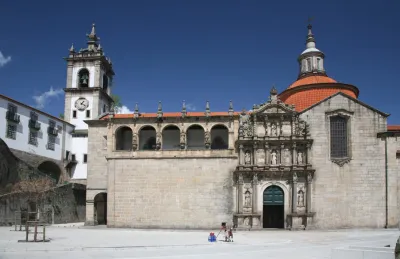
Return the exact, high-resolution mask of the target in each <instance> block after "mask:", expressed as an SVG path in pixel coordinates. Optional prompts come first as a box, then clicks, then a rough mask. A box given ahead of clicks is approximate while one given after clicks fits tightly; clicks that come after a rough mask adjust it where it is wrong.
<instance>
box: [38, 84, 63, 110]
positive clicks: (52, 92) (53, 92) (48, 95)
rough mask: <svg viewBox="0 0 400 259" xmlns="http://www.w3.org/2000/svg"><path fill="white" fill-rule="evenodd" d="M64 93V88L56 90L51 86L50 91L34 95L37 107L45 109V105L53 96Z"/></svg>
mask: <svg viewBox="0 0 400 259" xmlns="http://www.w3.org/2000/svg"><path fill="white" fill-rule="evenodd" d="M62 93H63V90H62V89H56V90H54V89H53V87H50V90H49V91H46V92H44V93H42V94H41V95H35V96H33V100H35V104H36V108H38V109H43V108H44V106H45V105H46V104H47V103H48V102H49V99H51V98H53V97H58V96H59V95H60V94H62Z"/></svg>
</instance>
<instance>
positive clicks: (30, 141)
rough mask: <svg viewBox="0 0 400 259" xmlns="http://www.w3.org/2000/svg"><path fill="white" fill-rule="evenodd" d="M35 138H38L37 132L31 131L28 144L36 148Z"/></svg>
mask: <svg viewBox="0 0 400 259" xmlns="http://www.w3.org/2000/svg"><path fill="white" fill-rule="evenodd" d="M37 137H38V132H37V131H33V130H31V131H29V141H28V143H29V144H30V145H33V146H37V144H38V141H37Z"/></svg>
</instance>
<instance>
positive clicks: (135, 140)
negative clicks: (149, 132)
mask: <svg viewBox="0 0 400 259" xmlns="http://www.w3.org/2000/svg"><path fill="white" fill-rule="evenodd" d="M137 147H138V135H137V133H133V135H132V149H133V150H136V149H137Z"/></svg>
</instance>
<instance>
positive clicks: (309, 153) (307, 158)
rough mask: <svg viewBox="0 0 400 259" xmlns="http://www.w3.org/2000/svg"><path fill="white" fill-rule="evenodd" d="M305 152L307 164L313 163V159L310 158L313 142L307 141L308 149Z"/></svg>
mask: <svg viewBox="0 0 400 259" xmlns="http://www.w3.org/2000/svg"><path fill="white" fill-rule="evenodd" d="M305 153H306V157H305V159H306V161H305V164H306V165H309V164H310V163H311V159H310V156H311V143H307V150H306V152H305Z"/></svg>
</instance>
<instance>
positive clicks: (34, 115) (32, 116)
mask: <svg viewBox="0 0 400 259" xmlns="http://www.w3.org/2000/svg"><path fill="white" fill-rule="evenodd" d="M38 117H39V116H38V115H37V113H36V112H31V120H33V121H37V120H38Z"/></svg>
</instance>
